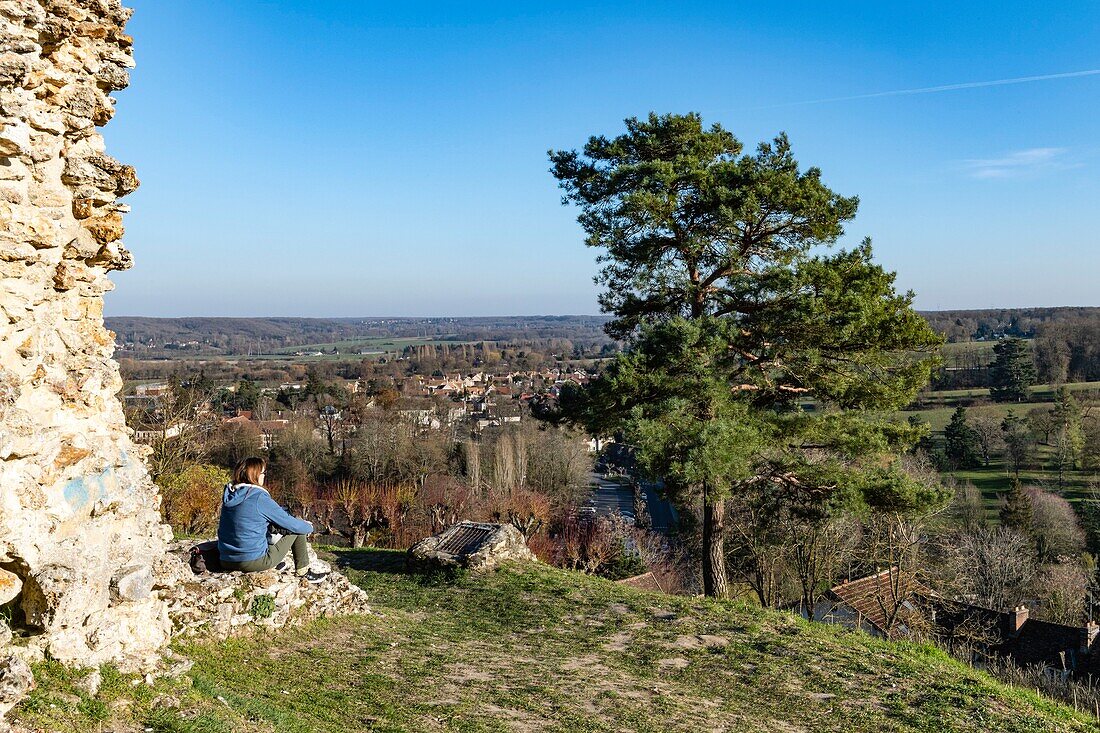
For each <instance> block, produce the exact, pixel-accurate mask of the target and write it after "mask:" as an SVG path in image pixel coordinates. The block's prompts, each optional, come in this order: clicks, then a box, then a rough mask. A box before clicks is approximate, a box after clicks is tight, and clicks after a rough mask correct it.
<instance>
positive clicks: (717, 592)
mask: <svg viewBox="0 0 1100 733" xmlns="http://www.w3.org/2000/svg"><path fill="white" fill-rule="evenodd" d="M725 535H726V505H725V502H724V501H722V500H721V499H719V500H718V501H712V500H711V498H710V496H709V492H707V489H706V485H704V486H703V594H704V595H707V596H710V597H712V598H725V597H726V596H728V595H729V580H728V579H727V578H726V544H725Z"/></svg>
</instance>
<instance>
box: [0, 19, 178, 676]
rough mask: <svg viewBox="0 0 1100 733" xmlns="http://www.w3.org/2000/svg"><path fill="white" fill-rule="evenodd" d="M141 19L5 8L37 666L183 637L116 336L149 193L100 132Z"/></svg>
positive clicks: (154, 651)
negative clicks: (139, 191) (131, 216)
mask: <svg viewBox="0 0 1100 733" xmlns="http://www.w3.org/2000/svg"><path fill="white" fill-rule="evenodd" d="M129 16H130V13H129V11H127V10H126V9H125V8H123V7H122V5H121V3H120V0H49V1H48V2H46V1H44V0H0V364H2V365H3V367H2V368H0V459H2V461H0V538H2V542H0V562H3V563H4V565H3V567H4V570H3V571H2V572H0V603H3V602H11V601H12V600H13V599H14V600H15V602H16V603H18V604H20V607H21V609H22V610H23V612H24V613H22V614H15V616H14V617H15V619H17V621H18V622H19V623H20V624H25V625H26V627H27V628H25V629H20V630H19V631H21V632H29V633H30V634H31V635H32V636H30V637H29V639H28V638H24V639H22V640H21V642H20V645H19V646H18V649H19V653H20V654H24V655H25V656H26V657H27V658H28V659H36V658H42V657H45V656H49V657H51V658H54V659H58V660H61V661H64V662H70V663H79V664H80V665H81V666H98V665H99V664H101V663H104V662H114V663H117V664H119V665H120V666H122V667H123V668H127V669H134V670H135V671H136V670H139V669H143V668H145V667H150V668H151V665H155V663H156V659H157V655H158V653H159V650H160V649H162V648H163V647H164V645H165V644H166V643H167V642H168V640H169V638H170V634H171V620H170V619H169V617H168V611H167V605H166V604H165V602H164V600H163V599H162V598H161V597H160V594H159V591H158V590H155V588H156V587H157V586H164V585H167V584H169V583H170V582H171V580H169V579H163V578H158V577H156V573H157V569H158V568H160V567H161V565H160V564H159V563H157V561H156V559H157V558H159V557H162V556H163V555H164V553H165V550H166V537H165V527H164V525H163V524H161V520H160V515H159V511H158V502H159V498H158V496H157V490H156V487H155V486H154V485H153V483H152V481H150V480H149V477H148V474H147V472H146V470H145V468H144V467H143V466H142V465H141V462H140V456H141V452H140V449H139V448H137V447H136V446H135V445H134V444H133V442H132V441H131V438H130V435H129V432H128V431H127V428H126V424H125V420H124V418H123V414H122V406H121V404H120V403H119V401H118V399H117V391H118V389H119V387H120V386H121V380H120V379H119V373H118V365H117V364H116V363H114V361H112V359H111V356H112V347H113V339H112V338H111V337H110V336H109V335H108V333H107V331H106V329H104V327H103V294H104V292H106V291H107V290H108V289H110V287H111V283H110V281H109V280H108V278H107V273H108V272H109V271H110V270H114V269H120V268H124V267H127V266H128V265H129V262H130V257H129V253H128V252H127V251H126V250H125V248H124V247H122V242H121V237H122V234H123V232H122V214H123V213H124V211H125V209H124V208H120V207H119V205H118V204H117V202H116V200H117V199H118V198H119V197H120V196H124V195H126V194H127V193H129V192H131V191H133V190H134V189H135V188H136V187H137V183H138V181H137V175H136V173H135V171H134V169H133V168H132V167H131V166H128V165H126V164H125V163H123V162H120V161H117V160H115V159H114V158H112V157H110V155H108V154H107V152H106V145H105V144H104V141H103V138H102V137H101V136H100V135H99V133H98V131H97V129H96V128H97V126H98V125H102V124H104V123H106V122H107V121H108V120H109V119H110V117H111V115H112V114H113V112H114V104H113V101H112V100H111V99H110V98H109V97H108V96H107V94H108V93H109V92H110V91H111V90H112V89H118V88H122V87H124V86H125V85H126V79H125V77H126V69H128V68H130V67H132V66H133V62H132V58H131V45H132V42H131V40H130V39H129V38H128V37H127V36H126V35H125V33H124V32H123V25H124V24H125V22H126V20H127V19H128V18H129ZM20 636H25V634H23V633H21V634H20ZM12 649H13V650H14V649H16V647H12ZM6 670H7V671H6V674H8V676H9V677H12V675H14V677H12V679H21V676H20V674H18V672H19V671H20V670H17V669H15V668H13V667H9V668H6Z"/></svg>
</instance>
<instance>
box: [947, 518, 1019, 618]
mask: <svg viewBox="0 0 1100 733" xmlns="http://www.w3.org/2000/svg"><path fill="white" fill-rule="evenodd" d="M952 564H953V565H954V568H953V570H954V575H955V578H956V579H957V580H956V582H957V587H956V591H957V592H958V593H959V594H960V595H961V596H962V597H963V598H965V599H966V600H968V601H971V602H973V603H976V604H978V605H980V606H985V607H987V608H992V609H994V610H1006V609H1010V608H1013V607H1015V606H1016V605H1018V604H1019V603H1020V601H1021V600H1022V599H1024V598H1026V597H1027V593H1028V590H1029V589H1030V588H1031V583H1032V581H1033V580H1034V578H1035V560H1034V549H1033V547H1032V545H1031V541H1030V540H1029V539H1028V538H1027V537H1025V536H1024V535H1023V534H1021V533H1020V532H1018V531H1016V530H1014V529H1009V528H1007V527H996V528H984V529H979V530H977V531H975V532H970V533H966V534H963V535H962V536H960V537H959V538H958V541H957V544H956V548H955V553H954V562H953V563H952Z"/></svg>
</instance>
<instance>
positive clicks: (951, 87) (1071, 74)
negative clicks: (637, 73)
mask: <svg viewBox="0 0 1100 733" xmlns="http://www.w3.org/2000/svg"><path fill="white" fill-rule="evenodd" d="M1098 74H1100V69H1086V70H1084V71H1067V72H1064V73H1061V74H1041V75H1039V76H1018V77H1016V78H1014V79H993V80H992V81H968V82H963V83H962V84H944V85H943V86H938V87H920V88H918V89H895V90H893V91H890V92H874V93H872V94H853V95H852V96H850V97H830V98H828V99H808V100H805V101H802V102H787V103H786V104H776V105H772V106H774V107H794V106H798V105H804V104H824V103H826V102H849V101H852V100H854V99H875V98H877V97H903V96H908V95H910V94H935V93H936V92H953V91H956V90H958V89H978V88H979V87H999V86H1005V85H1007V84H1026V83H1028V82H1032V81H1049V80H1051V79H1074V78H1076V77H1079V76H1096V75H1098Z"/></svg>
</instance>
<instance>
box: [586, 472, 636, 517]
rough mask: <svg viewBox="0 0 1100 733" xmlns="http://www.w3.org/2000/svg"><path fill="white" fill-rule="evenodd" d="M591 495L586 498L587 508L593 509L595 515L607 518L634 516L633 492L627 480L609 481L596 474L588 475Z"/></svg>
mask: <svg viewBox="0 0 1100 733" xmlns="http://www.w3.org/2000/svg"><path fill="white" fill-rule="evenodd" d="M588 480H589V484H590V485H591V486H592V495H591V496H589V497H588V506H590V507H594V508H595V510H596V514H597V515H599V516H601V517H608V516H611V515H612V514H624V515H628V516H631V517H633V516H634V491H633V490H632V489H631V488H630V480H629V479H618V480H616V479H609V478H607V477H606V476H604V475H602V474H598V473H595V472H593V473H590V474H588Z"/></svg>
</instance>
